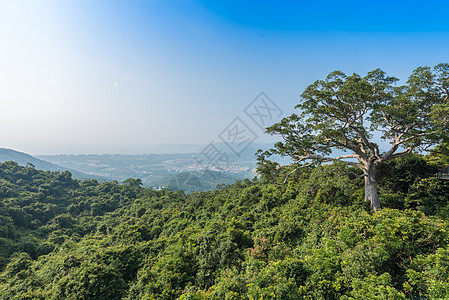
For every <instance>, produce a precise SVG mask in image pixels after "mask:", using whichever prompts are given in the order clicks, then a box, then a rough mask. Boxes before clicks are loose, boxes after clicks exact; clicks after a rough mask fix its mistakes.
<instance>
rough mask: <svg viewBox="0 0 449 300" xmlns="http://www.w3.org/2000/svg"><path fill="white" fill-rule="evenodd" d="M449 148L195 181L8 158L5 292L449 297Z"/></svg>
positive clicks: (3, 193)
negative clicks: (188, 184) (361, 165)
mask: <svg viewBox="0 0 449 300" xmlns="http://www.w3.org/2000/svg"><path fill="white" fill-rule="evenodd" d="M447 159H448V156H445V155H444V154H442V152H441V151H440V152H438V154H431V155H429V156H427V157H424V156H421V155H412V156H409V157H404V158H399V159H398V160H393V161H390V162H387V163H386V164H384V165H382V166H381V167H380V168H379V170H378V183H379V189H380V191H381V193H380V195H381V196H380V197H381V200H382V203H383V207H384V208H383V209H382V210H380V211H379V212H377V213H375V214H373V213H372V212H371V209H370V208H369V205H368V204H367V203H366V202H365V201H364V195H363V193H364V192H363V191H364V183H363V180H362V179H360V178H356V177H352V178H351V177H349V176H339V175H338V174H340V173H342V172H345V171H346V169H347V166H345V165H341V164H338V163H333V164H330V165H323V166H318V167H314V168H305V169H302V170H301V171H299V172H296V173H294V174H293V175H292V179H293V180H291V181H289V182H287V184H285V185H277V184H271V183H270V178H268V177H266V176H262V177H261V178H260V179H254V180H252V181H250V180H244V181H240V182H237V183H235V184H233V185H230V186H227V187H223V188H222V189H221V190H216V191H210V192H200V193H192V194H189V195H186V194H184V193H183V192H174V191H171V190H161V191H154V190H151V189H144V188H142V187H141V186H140V181H139V180H137V179H130V180H127V181H126V182H124V184H118V183H117V182H104V183H98V182H96V181H95V180H90V181H78V180H74V179H72V178H71V174H70V173H68V172H63V173H60V172H44V171H39V170H36V169H34V168H32V167H21V166H19V165H17V164H16V163H13V162H6V163H2V164H0V243H1V247H0V251H1V252H0V269H1V273H0V299H177V298H179V299H262V298H263V299H387V298H388V299H406V298H415V299H416V298H419V297H427V298H431V299H437V298H440V299H441V298H448V297H449V268H447V266H448V265H449V233H448V232H447V228H448V225H449V224H448V223H449V184H448V182H446V181H441V180H438V179H437V178H436V175H435V174H436V172H437V168H438V167H439V163H440V162H441V161H444V160H445V161H447Z"/></svg>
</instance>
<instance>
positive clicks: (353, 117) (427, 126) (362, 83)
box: [259, 64, 449, 211]
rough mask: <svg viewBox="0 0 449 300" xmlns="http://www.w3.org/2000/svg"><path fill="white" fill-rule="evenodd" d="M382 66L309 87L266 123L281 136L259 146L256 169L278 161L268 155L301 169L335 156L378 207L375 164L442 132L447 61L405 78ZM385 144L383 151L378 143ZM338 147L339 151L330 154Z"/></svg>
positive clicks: (448, 97)
mask: <svg viewBox="0 0 449 300" xmlns="http://www.w3.org/2000/svg"><path fill="white" fill-rule="evenodd" d="M398 81H399V80H398V79H396V78H393V77H387V76H386V74H385V72H383V71H381V70H380V69H377V70H374V71H372V72H369V73H368V74H367V75H366V76H365V77H361V76H359V75H358V74H353V75H351V76H346V75H345V74H344V73H342V72H339V71H336V72H333V73H330V74H329V75H328V76H327V77H326V79H324V80H318V81H316V82H315V83H313V84H312V85H310V86H308V87H307V88H306V90H305V91H304V93H303V94H302V95H301V102H300V104H298V105H297V106H296V107H295V108H297V109H299V113H298V114H292V115H291V116H289V117H286V118H284V119H282V120H281V121H280V122H279V123H276V124H274V125H273V126H271V127H269V128H267V132H268V133H269V134H272V135H280V136H282V138H283V141H282V142H279V143H276V144H275V145H274V148H273V149H270V150H268V151H265V152H261V151H260V152H259V168H260V170H262V169H263V168H264V166H267V165H271V166H273V165H276V164H275V163H273V162H271V161H269V160H267V157H269V156H270V155H272V154H279V155H282V156H289V157H291V158H292V161H293V163H292V165H291V166H290V167H291V168H290V169H289V170H292V171H291V172H290V173H288V174H285V178H284V181H287V179H288V176H289V175H290V174H291V173H292V172H294V171H296V170H297V169H299V168H302V167H305V166H311V165H316V164H321V163H326V162H336V161H341V162H344V163H345V164H347V165H350V166H353V167H356V168H358V169H360V170H361V171H362V172H360V173H361V174H359V175H360V177H363V178H364V180H365V200H366V201H369V202H370V204H371V207H372V208H373V210H374V211H377V210H379V209H380V200H379V195H378V191H377V182H376V169H377V168H378V167H379V165H381V164H382V163H384V162H386V161H388V160H390V159H394V158H397V157H400V156H404V155H407V154H409V153H411V152H413V151H417V150H421V149H428V148H429V147H430V146H432V145H435V144H436V143H438V142H439V141H441V139H442V138H444V136H447V134H448V128H449V64H439V65H437V66H436V67H434V68H429V67H420V68H418V69H416V70H415V71H413V73H412V75H411V76H410V77H409V79H408V81H407V82H406V83H405V84H401V85H399V84H398ZM381 141H383V143H382V144H381V145H382V147H385V145H384V144H386V145H388V149H387V150H386V151H381V147H379V142H381ZM336 153H338V154H336Z"/></svg>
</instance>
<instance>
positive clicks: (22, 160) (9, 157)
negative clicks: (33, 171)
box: [0, 148, 104, 181]
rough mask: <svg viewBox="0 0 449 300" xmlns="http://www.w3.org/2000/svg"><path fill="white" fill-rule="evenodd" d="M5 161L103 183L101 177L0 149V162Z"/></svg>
mask: <svg viewBox="0 0 449 300" xmlns="http://www.w3.org/2000/svg"><path fill="white" fill-rule="evenodd" d="M6 161H14V162H17V163H18V164H19V165H21V166H27V165H29V166H34V167H35V168H37V169H39V170H46V171H59V172H64V171H67V170H68V171H70V173H71V174H72V176H73V177H74V178H76V179H80V180H83V179H97V180H101V181H104V178H102V177H101V176H94V175H88V174H85V173H83V172H78V171H75V170H72V169H69V168H66V167H63V166H59V165H56V164H52V163H50V162H48V161H45V160H42V159H39V158H36V157H34V156H31V155H29V154H27V153H24V152H19V151H15V150H12V149H7V148H0V162H6Z"/></svg>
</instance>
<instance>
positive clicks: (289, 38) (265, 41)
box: [0, 0, 449, 155]
mask: <svg viewBox="0 0 449 300" xmlns="http://www.w3.org/2000/svg"><path fill="white" fill-rule="evenodd" d="M448 7H449V4H448V3H446V2H442V1H434V2H431V3H426V4H425V5H424V4H423V3H422V2H417V1H416V2H414V1H408V2H401V1H399V2H394V3H393V2H386V1H380V2H376V3H375V4H373V3H361V2H355V1H348V2H344V3H340V2H332V1H324V2H317V3H311V2H301V1H299V2H298V1H295V2H293V1H279V2H271V1H257V2H255V1H249V2H245V3H241V2H238V1H234V0H233V1H200V0H197V1H194V0H176V1H163V0H152V1H132V2H131V1H121V0H116V1H105V0H98V1H87V0H80V1H75V0H73V1H72V0H65V1H55V0H54V1H51V0H37V1H24V0H18V1H7V0H3V1H0V38H1V46H0V66H1V67H2V72H1V73H0V74H1V82H2V85H1V88H0V99H1V100H0V101H1V107H2V110H1V114H0V136H1V143H0V147H4V148H10V149H14V150H17V151H22V152H26V153H30V154H32V155H43V154H47V155H50V154H88V153H92V154H100V153H111V154H112V153H117V154H140V153H148V151H149V150H148V149H151V147H155V145H160V144H199V145H207V144H208V143H210V142H212V141H213V142H221V141H222V139H223V138H225V137H224V134H223V132H225V130H226V129H232V128H234V127H235V126H234V125H235V124H236V123H233V122H241V123H243V124H244V125H246V126H247V132H248V131H251V132H253V135H252V136H251V137H249V142H262V143H263V142H268V141H272V140H273V139H272V138H270V137H266V136H264V135H263V130H262V128H261V126H259V125H260V124H258V123H257V120H252V119H251V118H250V117H249V114H247V113H245V109H246V108H247V107H248V106H249V105H250V104H251V103H252V101H253V100H254V99H255V98H256V97H257V96H258V95H259V94H260V93H261V92H264V93H266V95H267V96H268V97H269V98H270V99H271V100H272V101H273V103H274V104H275V105H276V106H277V108H278V111H276V114H275V115H273V117H272V118H270V121H272V122H274V121H276V120H278V119H279V118H281V117H282V116H287V115H290V114H291V113H292V112H293V108H294V106H295V105H296V104H297V103H298V99H299V95H300V94H301V92H302V91H303V90H304V89H305V88H306V87H307V85H309V84H311V83H313V82H314V81H315V80H318V79H322V78H324V77H325V76H326V75H327V74H328V73H329V72H331V71H334V70H342V71H344V72H346V73H348V74H351V73H353V72H356V73H359V74H366V72H368V71H370V70H373V69H375V68H382V69H383V70H385V71H386V72H387V74H388V75H391V76H395V77H398V78H400V79H402V80H405V79H406V78H407V76H408V75H409V74H410V73H411V71H412V70H413V69H415V68H416V67H418V66H425V65H428V66H433V65H436V64H438V63H440V62H447V61H448V56H447V53H449V24H448V23H447V22H446V20H445V18H444V16H443V12H444V11H445V10H446V8H448ZM439 14H441V15H439ZM236 118H239V119H236ZM235 120H237V121H235ZM231 125H232V126H231ZM264 125H268V123H267V124H264ZM233 126H234V127H233ZM239 126H242V125H241V124H240V125H239ZM239 151H240V150H239Z"/></svg>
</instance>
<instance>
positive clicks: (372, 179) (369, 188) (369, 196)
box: [365, 166, 380, 212]
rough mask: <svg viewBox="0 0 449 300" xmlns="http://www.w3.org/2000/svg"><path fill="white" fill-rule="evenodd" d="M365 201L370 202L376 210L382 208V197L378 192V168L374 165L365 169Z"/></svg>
mask: <svg viewBox="0 0 449 300" xmlns="http://www.w3.org/2000/svg"><path fill="white" fill-rule="evenodd" d="M365 172H366V174H365V201H367V202H369V203H370V205H371V208H372V209H373V210H374V212H376V211H378V210H379V209H380V199H379V194H378V192H377V181H376V169H375V167H374V166H371V167H369V168H368V170H366V171H365Z"/></svg>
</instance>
